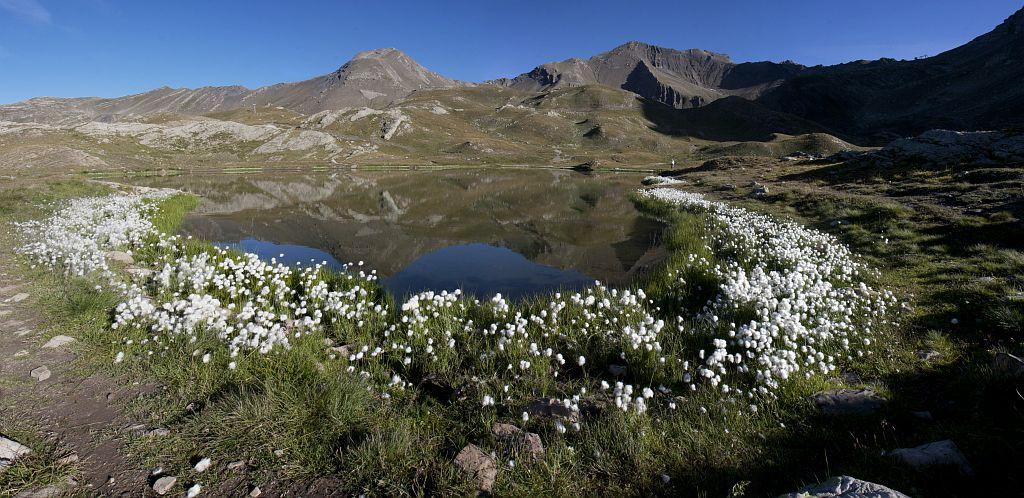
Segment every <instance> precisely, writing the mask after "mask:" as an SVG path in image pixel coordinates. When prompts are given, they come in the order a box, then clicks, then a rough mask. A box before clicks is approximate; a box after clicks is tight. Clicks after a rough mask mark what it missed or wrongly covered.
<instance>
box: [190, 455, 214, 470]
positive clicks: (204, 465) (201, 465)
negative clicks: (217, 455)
mask: <svg viewBox="0 0 1024 498" xmlns="http://www.w3.org/2000/svg"><path fill="white" fill-rule="evenodd" d="M212 464H213V461H212V460H210V459H209V458H203V459H202V460H199V461H198V462H196V464H195V466H194V467H192V468H193V469H194V470H195V471H196V472H198V473H203V472H205V471H206V469H208V468H210V465H212Z"/></svg>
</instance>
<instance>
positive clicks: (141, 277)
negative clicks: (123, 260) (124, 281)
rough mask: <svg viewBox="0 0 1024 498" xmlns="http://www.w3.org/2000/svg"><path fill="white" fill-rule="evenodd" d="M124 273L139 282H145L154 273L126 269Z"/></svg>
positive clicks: (145, 270) (146, 269)
mask: <svg viewBox="0 0 1024 498" xmlns="http://www.w3.org/2000/svg"><path fill="white" fill-rule="evenodd" d="M125 271H126V272H128V274H129V275H131V276H133V277H135V278H137V279H139V280H145V279H147V278H149V277H151V276H152V275H153V274H154V273H156V272H154V271H153V270H150V269H149V268H127V269H125Z"/></svg>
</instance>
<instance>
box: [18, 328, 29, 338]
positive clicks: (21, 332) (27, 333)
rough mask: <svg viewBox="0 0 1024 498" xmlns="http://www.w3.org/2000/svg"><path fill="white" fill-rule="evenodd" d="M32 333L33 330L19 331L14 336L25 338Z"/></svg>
mask: <svg viewBox="0 0 1024 498" xmlns="http://www.w3.org/2000/svg"><path fill="white" fill-rule="evenodd" d="M31 333H32V329H18V330H16V331H14V335H16V336H18V337H25V336H27V335H29V334H31Z"/></svg>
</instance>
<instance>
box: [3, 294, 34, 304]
mask: <svg viewBox="0 0 1024 498" xmlns="http://www.w3.org/2000/svg"><path fill="white" fill-rule="evenodd" d="M28 296H29V294H28V293H27V292H19V293H17V294H15V295H13V296H11V298H10V299H8V300H7V301H9V302H12V303H20V302H22V301H24V300H26V299H28Z"/></svg>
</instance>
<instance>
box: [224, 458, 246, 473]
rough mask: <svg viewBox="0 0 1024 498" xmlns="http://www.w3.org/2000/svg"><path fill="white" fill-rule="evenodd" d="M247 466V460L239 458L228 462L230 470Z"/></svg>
mask: <svg viewBox="0 0 1024 498" xmlns="http://www.w3.org/2000/svg"><path fill="white" fill-rule="evenodd" d="M245 467H246V463H245V460H237V461H234V462H231V463H229V464H228V470H230V471H236V470H242V469H245Z"/></svg>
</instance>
